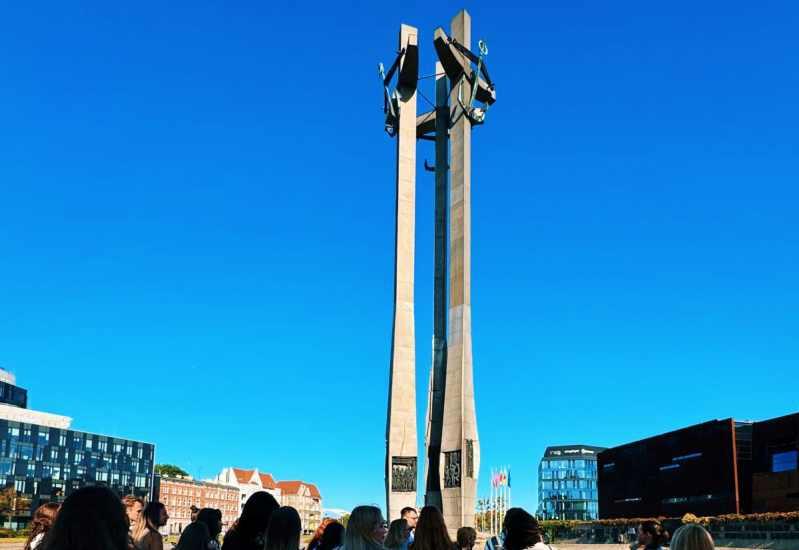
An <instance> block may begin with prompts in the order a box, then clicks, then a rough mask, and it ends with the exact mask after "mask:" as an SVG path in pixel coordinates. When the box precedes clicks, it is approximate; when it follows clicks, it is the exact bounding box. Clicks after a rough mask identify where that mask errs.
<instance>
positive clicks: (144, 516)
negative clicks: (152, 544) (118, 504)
mask: <svg viewBox="0 0 799 550" xmlns="http://www.w3.org/2000/svg"><path fill="white" fill-rule="evenodd" d="M168 519H169V514H167V512H166V506H164V505H163V504H162V503H160V502H155V501H151V502H148V503H147V505H146V506H145V507H144V510H142V512H141V515H140V516H139V521H138V523H137V524H136V527H135V528H134V529H133V540H135V541H137V542H138V541H139V540H141V538H142V537H143V536H144V535H146V534H147V533H148V532H150V531H158V528H159V527H162V526H164V525H166V521H167V520H168Z"/></svg>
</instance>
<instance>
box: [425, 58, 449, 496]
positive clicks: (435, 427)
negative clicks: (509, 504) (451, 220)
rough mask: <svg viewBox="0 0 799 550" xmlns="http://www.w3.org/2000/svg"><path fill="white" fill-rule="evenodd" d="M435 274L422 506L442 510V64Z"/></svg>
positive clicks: (445, 134)
mask: <svg viewBox="0 0 799 550" xmlns="http://www.w3.org/2000/svg"><path fill="white" fill-rule="evenodd" d="M435 74H436V111H435V113H436V116H435V119H436V124H435V144H436V166H435V223H434V227H435V229H434V233H435V252H434V263H435V270H434V275H433V368H432V370H431V371H430V389H429V396H430V397H429V403H428V413H427V414H428V419H427V437H426V438H425V439H426V443H427V475H426V487H425V505H427V506H435V507H436V508H438V509H439V510H440V509H441V508H442V502H441V464H440V460H441V430H442V428H443V426H442V422H443V418H444V384H445V383H446V369H447V242H448V240H449V238H448V235H447V206H448V197H447V191H448V186H447V183H448V176H449V151H448V143H449V97H448V95H449V93H448V92H449V86H448V85H447V83H448V79H447V76H446V74H444V67H443V66H442V65H441V62H437V63H436V72H435Z"/></svg>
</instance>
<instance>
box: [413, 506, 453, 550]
mask: <svg viewBox="0 0 799 550" xmlns="http://www.w3.org/2000/svg"><path fill="white" fill-rule="evenodd" d="M453 546H454V544H453V543H452V539H451V538H449V531H447V524H446V523H444V516H443V515H441V511H439V509H438V508H436V507H435V506H425V507H424V508H422V511H421V512H420V513H419V521H418V522H417V523H416V533H415V535H414V537H413V544H412V545H411V548H413V550H452V548H453Z"/></svg>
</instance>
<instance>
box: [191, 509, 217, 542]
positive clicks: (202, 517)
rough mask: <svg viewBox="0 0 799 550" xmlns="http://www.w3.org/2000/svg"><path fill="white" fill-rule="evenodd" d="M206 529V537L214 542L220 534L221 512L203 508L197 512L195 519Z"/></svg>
mask: <svg viewBox="0 0 799 550" xmlns="http://www.w3.org/2000/svg"><path fill="white" fill-rule="evenodd" d="M196 521H199V522H200V523H202V524H204V525H205V526H206V527H207V528H208V536H209V537H210V538H211V540H216V537H218V536H219V533H221V532H222V512H221V511H220V510H217V509H216V508H203V509H202V510H199V511H198V512H197V519H196Z"/></svg>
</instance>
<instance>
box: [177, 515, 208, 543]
mask: <svg viewBox="0 0 799 550" xmlns="http://www.w3.org/2000/svg"><path fill="white" fill-rule="evenodd" d="M210 540H211V537H209V536H208V527H206V525H205V523H203V522H201V521H195V522H192V523H189V524H188V525H187V526H186V528H185V529H184V530H183V533H181V535H180V540H178V543H177V545H176V546H175V548H174V550H208V541H210Z"/></svg>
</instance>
